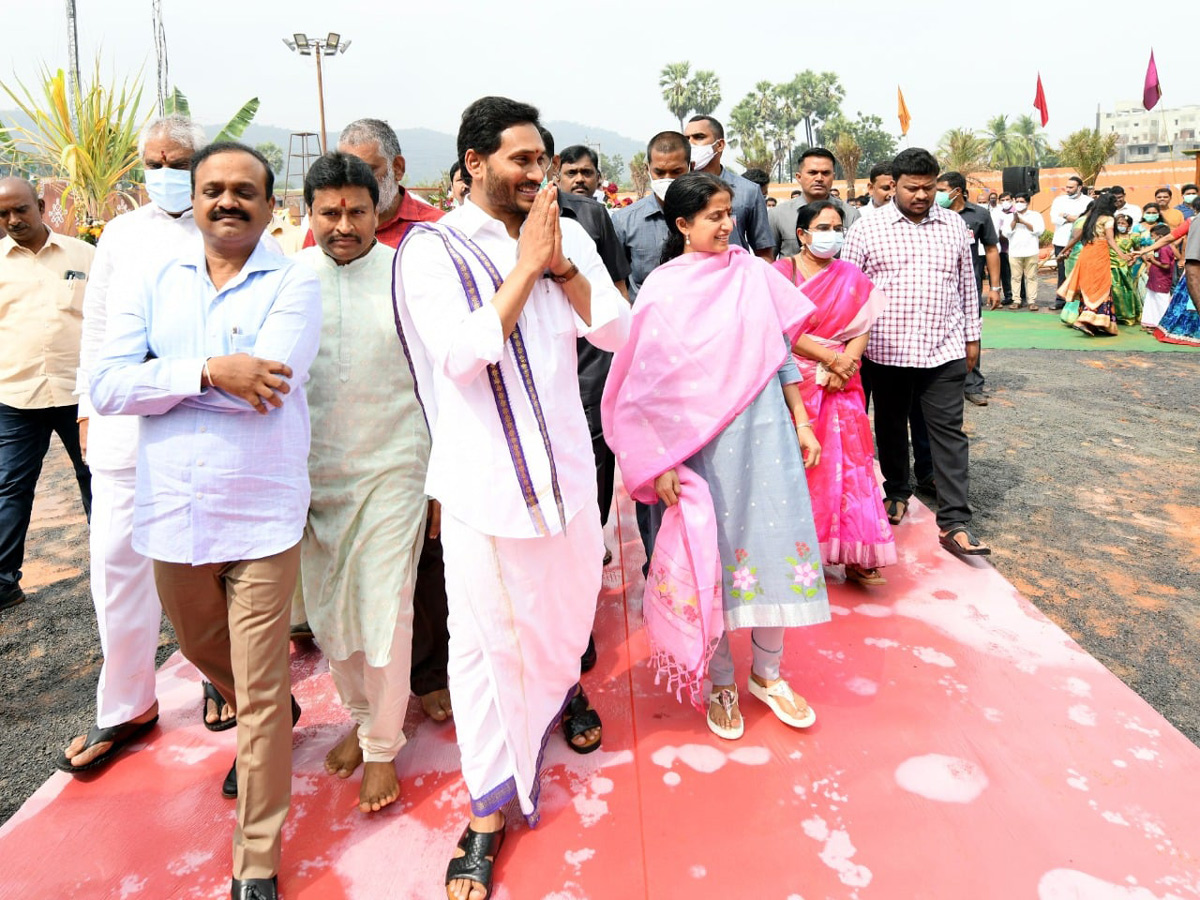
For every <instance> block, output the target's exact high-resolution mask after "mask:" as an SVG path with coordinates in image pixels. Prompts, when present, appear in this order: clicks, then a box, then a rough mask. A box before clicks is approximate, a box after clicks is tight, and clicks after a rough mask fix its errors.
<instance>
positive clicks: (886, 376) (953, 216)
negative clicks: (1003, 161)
mask: <svg viewBox="0 0 1200 900" xmlns="http://www.w3.org/2000/svg"><path fill="white" fill-rule="evenodd" d="M892 175H893V177H894V178H895V180H896V193H895V196H894V197H893V205H892V206H891V207H888V208H886V209H884V210H883V211H882V212H878V213H876V214H875V215H873V216H871V217H869V218H868V219H866V220H865V221H864V222H862V224H860V225H856V226H855V227H854V228H853V229H851V231H850V233H849V234H848V235H846V243H845V245H844V246H843V247H842V259H844V260H846V261H847V262H850V263H853V264H854V265H856V266H858V267H859V268H860V269H862V270H863V272H864V273H866V275H867V277H869V278H870V279H871V281H872V282H874V283H875V286H876V287H878V288H879V289H880V290H881V291H883V292H884V293H885V294H887V298H888V303H887V307H886V308H885V309H884V311H883V313H882V314H881V315H880V317H879V318H878V319H877V320H876V322H875V325H874V326H873V327H872V328H871V338H870V342H869V343H868V344H867V350H866V354H865V356H864V358H863V371H864V374H866V373H869V375H870V381H871V390H872V395H873V398H874V402H875V439H876V445H877V446H878V449H879V465H880V468H881V469H882V470H883V479H884V481H883V491H884V497H885V500H884V506H885V507H886V508H887V510H888V516H889V518H891V519H892V521H894V522H896V523H897V524H898V523H899V521H900V520H901V519H902V518H903V517H904V515H905V513H906V512H907V510H908V503H909V499H910V498H911V497H912V484H911V481H910V477H909V463H908V420H909V413H910V410H911V408H912V405H913V401H914V400H916V401H917V402H919V403H920V406H921V410H922V412H923V413H924V416H925V424H926V427H927V430H928V433H929V441H930V447H931V452H932V457H933V471H934V478H935V480H936V484H937V499H938V510H937V522H938V532H939V538H938V540H939V543H940V544H941V545H942V546H943V547H944V548H946V549H947V550H949V551H951V552H952V553H955V554H957V555H959V556H983V555H986V554H988V553H990V552H991V550H990V549H989V548H988V547H987V546H985V545H984V544H982V543H980V542H979V541H978V540H976V538H975V536H974V535H973V534H972V533H971V531H970V522H971V507H970V505H969V504H968V502H967V486H968V463H969V459H968V454H969V445H968V442H967V436H966V434H965V433H964V432H963V429H962V424H963V383H964V381H965V380H966V375H967V372H968V371H969V370H971V369H973V368H974V367H975V365H976V363H978V361H979V335H980V309H979V290H978V287H977V285H976V281H975V266H974V260H973V258H972V251H971V247H972V235H971V232H970V230H969V229H968V228H967V225H966V223H965V222H964V221H963V218H962V216H960V215H959V214H958V213H956V212H954V211H953V210H951V209H944V208H942V207H941V206H939V205H937V204H936V203H935V202H934V197H935V195H936V192H937V187H936V186H937V175H938V163H937V160H936V159H934V158H933V155H932V154H931V153H929V152H928V151H926V150H922V149H920V148H917V147H913V148H910V149H908V150H903V151H901V152H900V154H899V155H897V156H896V158H895V159H894V160H892ZM985 215H986V213H985Z"/></svg>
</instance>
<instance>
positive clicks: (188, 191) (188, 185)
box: [146, 166, 192, 213]
mask: <svg viewBox="0 0 1200 900" xmlns="http://www.w3.org/2000/svg"><path fill="white" fill-rule="evenodd" d="M146 193H147V194H149V195H150V201H151V202H152V203H153V204H154V205H155V206H157V207H158V208H159V209H161V210H162V211H163V212H168V213H181V212H185V211H186V210H189V209H191V208H192V173H191V172H190V171H188V170H187V169H168V168H166V167H165V166H164V167H163V168H161V169H146Z"/></svg>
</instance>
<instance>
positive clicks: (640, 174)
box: [629, 150, 650, 197]
mask: <svg viewBox="0 0 1200 900" xmlns="http://www.w3.org/2000/svg"><path fill="white" fill-rule="evenodd" d="M629 179H630V181H632V182H633V189H634V190H635V191H637V195H638V196H639V197H645V196H646V191H648V190H649V189H650V172H649V170H648V169H647V168H646V151H645V150H639V151H638V152H637V153H635V154H633V158H632V159H630V160H629Z"/></svg>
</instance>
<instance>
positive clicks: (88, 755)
mask: <svg viewBox="0 0 1200 900" xmlns="http://www.w3.org/2000/svg"><path fill="white" fill-rule="evenodd" d="M157 715H158V701H157V700H155V701H154V703H153V705H152V706H151V707H150V708H149V709H148V710H146V711H145V712H144V713H142V714H141V715H140V716H138V717H137V718H136V719H130V720H129V721H130V722H149V721H150V720H151V719H153V718H154V717H155V716H157ZM86 743H87V735H86V734H81V735H80V736H79V737H77V738H75V740H73V741H71V743H70V744H69V745H67V749H66V750H64V751H63V756H65V757H66V758H67V759H68V760H70V763H71V765H73V766H86V765H87V764H88V763H90V762H91V761H92V760H93V759H95V758H96V757H97V756H100V755H101V754H102V753H107V752H108V748H109V747H111V746H112V741H101V742H100V743H98V744H92V746H90V747H88V748H87V749H86V750H85V749H83V746H84V744H86Z"/></svg>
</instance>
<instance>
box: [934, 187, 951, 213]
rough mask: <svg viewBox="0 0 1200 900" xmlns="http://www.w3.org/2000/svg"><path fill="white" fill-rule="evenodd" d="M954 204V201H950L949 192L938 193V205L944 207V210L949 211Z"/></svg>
mask: <svg viewBox="0 0 1200 900" xmlns="http://www.w3.org/2000/svg"><path fill="white" fill-rule="evenodd" d="M953 202H954V201H953V200H951V199H950V194H949V193H948V192H946V191H938V192H937V205H938V206H940V207H942V209H949V208H950V204H951V203H953Z"/></svg>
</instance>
